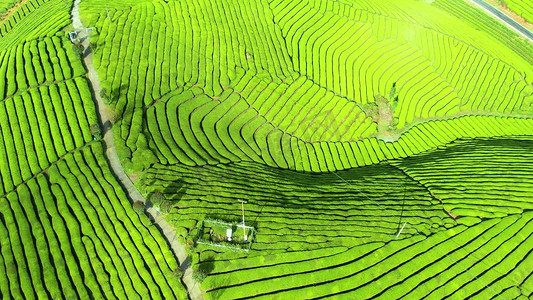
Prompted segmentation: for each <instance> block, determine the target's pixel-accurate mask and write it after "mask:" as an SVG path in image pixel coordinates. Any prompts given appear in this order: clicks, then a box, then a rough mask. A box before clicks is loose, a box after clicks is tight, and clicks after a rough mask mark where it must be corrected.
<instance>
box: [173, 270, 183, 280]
mask: <svg viewBox="0 0 533 300" xmlns="http://www.w3.org/2000/svg"><path fill="white" fill-rule="evenodd" d="M172 275H173V276H174V277H176V278H181V277H182V276H183V271H181V269H180V267H177V268H176V269H174V271H172Z"/></svg>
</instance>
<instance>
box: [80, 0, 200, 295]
mask: <svg viewBox="0 0 533 300" xmlns="http://www.w3.org/2000/svg"><path fill="white" fill-rule="evenodd" d="M79 6H80V0H75V1H74V5H73V6H72V11H71V18H72V25H73V27H74V30H75V31H76V32H78V37H79V38H80V41H81V44H82V45H83V48H84V49H85V53H84V63H85V67H86V68H87V72H88V74H87V78H88V79H89V84H90V85H91V88H92V91H93V100H94V101H95V104H96V107H97V108H98V111H97V112H98V117H99V120H100V122H101V126H103V127H102V128H103V129H104V138H103V139H104V144H105V147H106V156H107V159H108V161H109V164H110V166H111V171H112V172H113V173H114V175H115V178H117V179H118V180H119V182H120V184H121V185H122V187H123V189H124V190H125V192H126V193H127V194H128V197H129V199H130V201H132V203H133V202H135V201H141V202H143V203H146V199H145V198H144V197H143V196H142V195H141V193H140V192H139V191H138V190H137V188H136V187H135V186H134V185H133V182H132V181H131V179H130V178H129V177H128V175H126V172H124V168H123V167H122V165H121V164H120V160H119V158H118V155H117V151H116V149H115V142H114V140H113V130H112V128H111V127H112V120H111V118H110V115H109V111H108V108H107V105H106V104H105V102H104V101H103V100H102V97H100V91H101V89H102V88H101V86H100V80H99V79H98V73H97V72H96V69H95V68H94V65H93V61H92V58H93V55H92V53H91V49H90V47H89V37H88V36H87V30H86V28H85V27H84V26H83V24H82V23H81V20H80V13H79ZM147 213H148V214H149V215H150V216H151V217H152V219H153V220H154V223H155V224H156V225H157V226H158V227H159V229H160V231H161V233H162V234H163V235H164V236H165V238H166V240H167V241H168V243H169V244H170V246H171V249H172V252H173V253H174V256H175V257H176V259H177V260H178V262H179V264H180V268H181V269H182V271H183V278H182V281H183V283H184V284H185V286H186V288H187V293H188V295H189V298H190V299H192V300H197V299H203V294H202V291H201V289H200V285H199V284H198V283H197V282H196V281H195V280H194V279H193V278H192V268H191V265H190V258H189V257H188V255H187V252H186V251H185V247H184V246H183V245H182V244H181V243H180V242H179V240H178V237H177V235H176V233H175V232H174V230H173V229H172V227H171V226H170V224H168V222H167V221H166V220H165V219H164V218H163V217H162V216H161V214H160V213H159V210H158V209H156V208H154V207H150V208H148V209H147Z"/></svg>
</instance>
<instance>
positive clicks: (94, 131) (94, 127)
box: [90, 123, 102, 138]
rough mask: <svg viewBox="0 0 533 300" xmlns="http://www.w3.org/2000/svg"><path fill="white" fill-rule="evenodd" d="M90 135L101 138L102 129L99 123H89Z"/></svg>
mask: <svg viewBox="0 0 533 300" xmlns="http://www.w3.org/2000/svg"><path fill="white" fill-rule="evenodd" d="M90 130H91V135H92V136H94V137H95V138H101V137H102V130H101V129H100V125H98V123H94V124H91V126H90Z"/></svg>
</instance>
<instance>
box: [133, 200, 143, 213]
mask: <svg viewBox="0 0 533 300" xmlns="http://www.w3.org/2000/svg"><path fill="white" fill-rule="evenodd" d="M133 210H134V211H135V212H136V213H138V214H142V213H143V212H144V203H143V202H142V201H135V202H133Z"/></svg>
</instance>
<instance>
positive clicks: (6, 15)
mask: <svg viewBox="0 0 533 300" xmlns="http://www.w3.org/2000/svg"><path fill="white" fill-rule="evenodd" d="M24 3H26V0H22V1H20V2H19V3H17V4H15V5H13V7H12V8H10V9H8V10H7V11H6V12H5V13H4V14H3V15H2V16H0V25H2V24H4V22H5V21H6V20H7V19H9V17H11V15H12V14H13V13H14V12H15V11H16V10H17V9H19V7H21V6H22V5H23V4H24Z"/></svg>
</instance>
